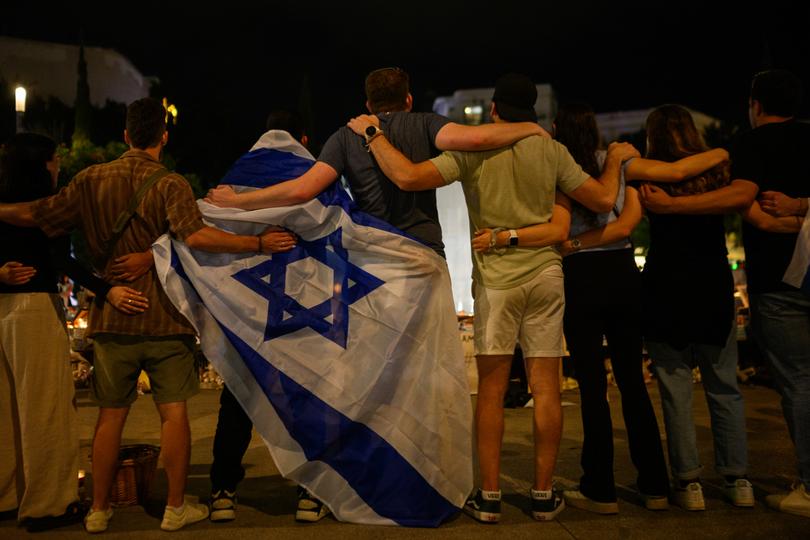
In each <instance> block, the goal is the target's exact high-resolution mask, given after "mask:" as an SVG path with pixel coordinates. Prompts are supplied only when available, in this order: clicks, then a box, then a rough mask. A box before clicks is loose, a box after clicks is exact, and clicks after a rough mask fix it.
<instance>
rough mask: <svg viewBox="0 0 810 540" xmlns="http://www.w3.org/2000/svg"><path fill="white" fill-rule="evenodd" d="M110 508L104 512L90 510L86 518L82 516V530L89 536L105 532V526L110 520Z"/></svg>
mask: <svg viewBox="0 0 810 540" xmlns="http://www.w3.org/2000/svg"><path fill="white" fill-rule="evenodd" d="M112 515H113V511H112V508H107V509H106V510H93V509H91V510H90V511H89V512H88V513H87V515H86V516H84V529H85V530H86V531H87V532H89V533H90V534H95V533H100V532H104V531H106V530H107V525H109V523H110V518H112Z"/></svg>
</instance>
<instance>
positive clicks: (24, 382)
mask: <svg viewBox="0 0 810 540" xmlns="http://www.w3.org/2000/svg"><path fill="white" fill-rule="evenodd" d="M58 171H59V158H58V156H57V154H56V145H55V143H54V142H53V141H52V140H51V139H49V138H48V137H44V136H42V135H36V134H32V133H22V134H18V135H15V136H14V137H13V138H12V139H11V140H10V141H9V143H8V144H6V145H5V147H4V148H3V151H2V159H0V201H3V202H26V201H32V200H35V199H39V198H42V197H46V196H49V195H51V194H52V193H53V192H54V188H55V187H56V177H57V175H58ZM0 237H2V238H3V247H2V250H0V511H9V510H14V509H17V516H18V519H19V520H20V521H21V522H26V523H27V525H28V528H29V530H41V529H45V528H51V527H55V526H61V525H65V524H69V523H77V522H79V521H80V520H81V518H82V517H83V509H82V508H81V507H80V505H79V504H78V481H77V477H78V476H77V473H78V468H79V438H78V432H77V426H76V410H75V406H74V404H73V394H74V389H73V376H72V371H71V368H70V349H69V343H68V336H67V328H66V325H65V318H64V311H63V303H62V301H61V299H60V298H59V297H58V295H57V294H56V293H57V283H58V282H59V276H60V274H61V273H63V272H64V273H67V274H69V275H70V276H71V277H73V278H74V279H76V280H77V281H79V282H81V283H83V284H84V285H86V286H87V287H88V288H90V289H91V290H93V291H94V292H95V293H96V294H97V301H105V300H106V301H108V302H110V303H111V304H112V305H113V306H115V307H116V308H117V309H121V310H122V311H124V312H125V313H138V312H141V311H143V310H144V309H146V307H147V303H146V298H145V297H143V296H142V295H141V294H140V293H139V292H138V291H135V290H133V289H130V288H128V287H120V286H118V287H110V285H108V284H107V283H105V282H104V281H102V280H101V279H99V278H96V277H95V276H93V275H92V274H91V273H90V272H89V271H87V270H85V269H84V268H83V267H82V266H81V265H79V264H78V263H77V262H76V261H75V260H74V259H72V258H71V257H70V255H69V250H70V245H69V240H68V238H66V237H65V238H58V239H54V240H50V239H48V238H47V237H46V236H45V235H44V233H42V232H41V231H40V230H39V229H33V228H30V229H29V228H20V227H14V226H11V225H7V224H5V223H0ZM125 295H126V296H128V297H131V298H132V299H133V301H132V302H131V303H128V302H125V300H124V297H125Z"/></svg>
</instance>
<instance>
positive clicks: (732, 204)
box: [641, 179, 759, 214]
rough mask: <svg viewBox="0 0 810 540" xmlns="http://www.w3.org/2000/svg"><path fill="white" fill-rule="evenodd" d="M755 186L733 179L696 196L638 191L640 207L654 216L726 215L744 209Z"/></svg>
mask: <svg viewBox="0 0 810 540" xmlns="http://www.w3.org/2000/svg"><path fill="white" fill-rule="evenodd" d="M757 191H759V187H758V186H757V185H756V184H755V183H754V182H751V181H750V180H743V179H736V180H733V181H732V182H731V183H730V184H729V185H727V186H723V187H721V188H719V189H715V190H713V191H707V192H706V193H700V194H698V195H684V196H681V197H670V196H669V195H668V194H667V193H666V192H665V191H663V190H662V189H660V188H657V187H655V186H652V185H649V184H648V185H644V186H642V188H641V202H642V203H643V204H644V207H645V208H647V209H648V210H651V211H653V212H655V213H657V214H728V213H732V212H742V211H745V210H747V209H748V208H749V207H750V206H751V204H752V203H753V202H754V199H756V196H757Z"/></svg>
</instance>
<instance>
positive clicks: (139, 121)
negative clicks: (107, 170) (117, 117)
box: [127, 98, 166, 150]
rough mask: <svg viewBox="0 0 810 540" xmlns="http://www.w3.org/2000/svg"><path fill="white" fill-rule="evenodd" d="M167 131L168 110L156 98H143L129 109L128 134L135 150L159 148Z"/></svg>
mask: <svg viewBox="0 0 810 540" xmlns="http://www.w3.org/2000/svg"><path fill="white" fill-rule="evenodd" d="M165 131H166V108H165V107H164V106H163V104H162V103H161V102H160V101H158V100H156V99H155V98H143V99H139V100H137V101H133V102H132V103H130V105H129V107H127V134H128V135H129V142H130V143H131V144H132V146H134V147H135V148H138V149H141V150H146V149H147V148H152V147H153V146H157V144H158V143H159V142H160V138H161V137H163V132H165Z"/></svg>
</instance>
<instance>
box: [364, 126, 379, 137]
mask: <svg viewBox="0 0 810 540" xmlns="http://www.w3.org/2000/svg"><path fill="white" fill-rule="evenodd" d="M375 133H377V126H368V127H367V128H366V136H368V137H371V136H372V135H374V134H375Z"/></svg>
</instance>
